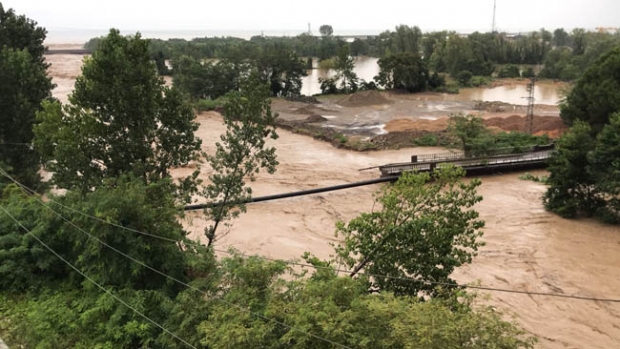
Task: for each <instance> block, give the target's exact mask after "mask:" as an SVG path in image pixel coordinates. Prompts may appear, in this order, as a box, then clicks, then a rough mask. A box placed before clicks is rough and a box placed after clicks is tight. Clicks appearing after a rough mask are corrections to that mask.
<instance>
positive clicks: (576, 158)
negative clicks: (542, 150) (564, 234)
mask: <svg viewBox="0 0 620 349" xmlns="http://www.w3.org/2000/svg"><path fill="white" fill-rule="evenodd" d="M594 147H595V140H594V138H593V137H592V135H591V128H590V126H589V125H588V124H586V123H585V122H582V121H579V120H577V121H575V123H574V124H573V127H572V128H571V129H570V131H569V132H567V133H566V134H564V135H563V136H562V137H561V138H560V139H559V140H558V142H557V143H556V151H555V154H554V155H553V157H552V158H551V159H550V160H549V172H550V175H549V178H548V180H547V183H548V184H549V189H547V192H546V193H545V195H544V197H543V203H544V204H545V207H546V208H547V209H548V210H550V211H553V212H555V213H557V214H559V215H560V216H562V217H566V218H573V217H576V216H577V215H578V214H579V213H584V214H586V215H593V214H594V213H595V212H596V210H597V209H598V207H599V206H600V204H601V202H600V200H599V198H598V190H597V189H596V186H595V184H596V183H595V181H594V179H593V178H592V175H591V170H590V164H589V162H588V152H589V151H591V150H593V149H594Z"/></svg>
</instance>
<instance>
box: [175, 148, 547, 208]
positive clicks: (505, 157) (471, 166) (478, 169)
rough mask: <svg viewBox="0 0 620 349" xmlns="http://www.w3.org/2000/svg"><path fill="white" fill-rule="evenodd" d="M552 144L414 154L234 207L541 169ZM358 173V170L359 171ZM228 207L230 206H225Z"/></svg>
mask: <svg viewBox="0 0 620 349" xmlns="http://www.w3.org/2000/svg"><path fill="white" fill-rule="evenodd" d="M553 148H554V145H553V144H550V145H547V146H536V147H532V148H530V149H529V150H528V151H526V152H521V153H518V154H500V155H491V156H484V157H468V156H466V155H465V154H464V153H463V152H451V153H443V154H431V155H420V156H418V155H414V156H412V157H411V162H403V163H394V164H387V165H382V166H375V167H369V168H365V169H362V170H369V169H373V168H379V170H380V171H381V177H380V178H375V179H371V180H366V181H361V182H353V183H344V184H339V185H334V186H330V187H323V188H313V189H309V190H301V191H296V192H289V193H281V194H275V195H267V196H259V197H253V198H251V199H249V200H244V201H242V202H236V203H237V204H241V203H242V204H249V203H257V202H264V201H272V200H280V199H286V198H293V197H298V196H306V195H313V194H319V193H326V192H331V191H337V190H344V189H351V188H357V187H363V186H367V185H374V184H379V183H386V182H395V181H397V180H398V177H399V176H400V175H401V174H402V173H403V172H407V171H417V172H432V171H434V170H435V169H437V168H442V167H446V166H457V167H462V168H463V169H465V171H466V173H467V175H473V174H476V173H487V172H495V171H516V170H525V169H532V168H542V167H546V166H547V160H548V159H549V158H550V157H551V155H552V154H553ZM362 170H360V171H362ZM228 204H230V203H228ZM220 205H222V203H221V202H212V203H205V204H196V205H188V206H185V211H194V210H202V209H205V208H212V207H217V206H220Z"/></svg>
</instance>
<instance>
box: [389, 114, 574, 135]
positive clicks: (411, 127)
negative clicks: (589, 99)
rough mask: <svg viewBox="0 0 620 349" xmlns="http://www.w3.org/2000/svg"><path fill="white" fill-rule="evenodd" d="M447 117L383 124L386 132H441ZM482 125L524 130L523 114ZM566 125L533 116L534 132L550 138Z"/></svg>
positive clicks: (496, 129)
mask: <svg viewBox="0 0 620 349" xmlns="http://www.w3.org/2000/svg"><path fill="white" fill-rule="evenodd" d="M448 124H449V119H448V118H440V119H437V120H424V119H418V120H411V119H395V120H392V121H390V122H388V123H387V124H386V125H385V130H386V131H387V132H413V131H426V132H441V131H445V130H446V129H447V128H448ZM484 125H485V126H486V127H487V128H488V129H489V130H490V131H491V132H493V133H499V132H511V131H518V132H524V131H525V116H520V115H511V116H508V117H493V118H489V119H485V120H484ZM566 129H567V127H566V125H564V123H563V122H562V119H560V118H558V117H557V116H534V133H535V134H537V135H543V134H546V135H548V136H549V137H550V138H558V137H559V136H560V135H562V134H563V133H564V131H566Z"/></svg>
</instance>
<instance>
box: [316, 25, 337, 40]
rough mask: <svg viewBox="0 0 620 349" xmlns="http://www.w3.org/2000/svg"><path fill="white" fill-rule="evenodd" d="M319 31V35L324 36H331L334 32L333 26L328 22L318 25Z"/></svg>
mask: <svg viewBox="0 0 620 349" xmlns="http://www.w3.org/2000/svg"><path fill="white" fill-rule="evenodd" d="M319 33H321V35H322V36H324V37H325V36H332V35H333V34H334V28H332V26H331V25H329V24H323V25H322V26H320V27H319Z"/></svg>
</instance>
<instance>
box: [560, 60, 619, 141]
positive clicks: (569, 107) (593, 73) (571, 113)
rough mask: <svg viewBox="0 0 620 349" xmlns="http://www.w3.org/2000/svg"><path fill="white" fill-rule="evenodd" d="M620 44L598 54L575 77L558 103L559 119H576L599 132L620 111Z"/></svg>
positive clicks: (573, 120)
mask: <svg viewBox="0 0 620 349" xmlns="http://www.w3.org/2000/svg"><path fill="white" fill-rule="evenodd" d="M618 77H620V48H615V49H613V50H611V51H609V52H607V53H605V54H603V55H602V56H600V57H599V58H598V59H597V60H596V61H595V62H594V63H593V64H592V65H591V66H590V67H589V68H588V69H587V70H586V72H585V73H584V74H583V76H582V77H581V78H580V79H579V81H577V83H576V85H575V87H574V88H573V89H572V90H571V92H570V94H569V95H568V96H567V97H566V102H565V103H563V104H562V105H561V106H560V110H561V114H560V115H561V117H562V120H564V122H565V123H566V124H568V125H572V124H573V123H575V122H576V121H577V120H583V121H585V122H587V123H588V124H590V126H591V127H592V131H593V132H595V133H596V132H599V131H601V130H602V129H603V126H604V125H606V124H608V123H609V116H610V115H611V114H613V113H614V112H617V111H620V78H618Z"/></svg>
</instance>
